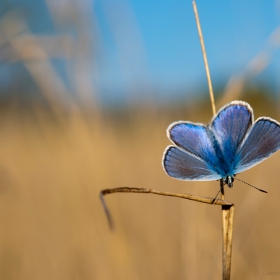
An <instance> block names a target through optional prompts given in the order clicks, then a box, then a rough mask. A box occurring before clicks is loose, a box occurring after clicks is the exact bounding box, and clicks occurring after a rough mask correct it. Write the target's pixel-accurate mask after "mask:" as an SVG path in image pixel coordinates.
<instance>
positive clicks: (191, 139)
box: [167, 122, 221, 173]
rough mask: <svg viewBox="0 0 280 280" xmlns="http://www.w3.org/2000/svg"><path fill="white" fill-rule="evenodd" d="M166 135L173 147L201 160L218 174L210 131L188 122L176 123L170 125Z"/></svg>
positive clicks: (217, 164) (217, 161)
mask: <svg viewBox="0 0 280 280" xmlns="http://www.w3.org/2000/svg"><path fill="white" fill-rule="evenodd" d="M167 134H168V136H169V138H170V140H171V141H172V142H173V143H174V144H175V145H177V146H178V147H181V148H182V149H183V150H186V151H188V152H189V153H190V154H194V155H195V156H196V157H199V158H201V159H202V160H203V161H205V162H206V163H207V164H209V166H211V168H212V169H214V170H216V172H217V173H220V170H219V166H220V165H221V164H220V161H219V156H218V155H217V154H216V150H215V148H214V146H213V141H212V138H213V137H211V131H209V129H208V128H207V127H206V126H204V125H201V124H194V123H190V122H177V123H173V124H171V125H170V127H169V128H168V130H167Z"/></svg>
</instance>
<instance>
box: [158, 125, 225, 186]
mask: <svg viewBox="0 0 280 280" xmlns="http://www.w3.org/2000/svg"><path fill="white" fill-rule="evenodd" d="M208 134H209V131H208V130H207V128H206V127H205V126H203V125H201V124H194V123H190V122H177V123H173V124H171V125H170V127H169V128H168V129H167V135H168V137H169V139H170V140H171V141H172V142H173V143H174V144H175V145H176V147H174V146H170V147H168V148H167V149H166V151H165V152H164V155H163V167H164V169H165V171H166V173H167V174H168V175H170V176H171V177H174V178H177V179H181V180H201V181H208V180H217V179H220V178H221V175H220V174H219V170H218V169H216V168H215V164H216V163H217V157H216V154H215V149H214V147H213V145H212V142H211V140H210V138H209V135H208Z"/></svg>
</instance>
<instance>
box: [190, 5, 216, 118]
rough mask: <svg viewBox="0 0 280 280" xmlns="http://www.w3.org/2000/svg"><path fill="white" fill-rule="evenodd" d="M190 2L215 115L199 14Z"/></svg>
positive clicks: (214, 110) (214, 109) (213, 109)
mask: <svg viewBox="0 0 280 280" xmlns="http://www.w3.org/2000/svg"><path fill="white" fill-rule="evenodd" d="M192 3H193V10H194V14H195V20H196V24H197V30H198V36H199V41H200V44H201V49H202V55H203V61H204V66H205V71H206V76H207V82H208V87H209V93H210V99H211V105H212V111H213V115H215V114H216V106H215V99H214V93H213V87H212V82H211V77H210V71H209V66H208V61H207V56H206V51H205V45H204V40H203V35H202V31H201V27H200V21H199V16H198V12H197V8H196V4H195V1H193V2H192Z"/></svg>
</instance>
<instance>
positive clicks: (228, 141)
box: [212, 101, 253, 163]
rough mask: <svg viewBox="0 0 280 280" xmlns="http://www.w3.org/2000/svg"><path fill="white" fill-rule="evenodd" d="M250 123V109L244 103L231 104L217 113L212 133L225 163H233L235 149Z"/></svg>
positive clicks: (251, 120) (251, 118) (251, 119)
mask: <svg viewBox="0 0 280 280" xmlns="http://www.w3.org/2000/svg"><path fill="white" fill-rule="evenodd" d="M252 122H253V116H252V109H251V107H250V106H249V105H248V104H247V103H244V102H240V101H238V102H234V103H231V104H229V105H227V106H225V107H224V108H222V109H221V110H220V111H219V112H218V114H217V116H216V117H215V118H214V120H213V121H212V131H213V133H214V136H215V138H216V140H217V142H218V144H219V147H220V149H221V152H222V155H223V158H224V161H225V162H227V163H232V162H233V160H234V157H235V154H236V151H237V148H238V146H239V144H240V143H241V142H242V140H243V139H244V138H245V136H246V133H247V131H248V129H249V128H250V127H251V125H252Z"/></svg>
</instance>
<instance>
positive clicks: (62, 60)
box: [0, 0, 280, 280]
mask: <svg viewBox="0 0 280 280" xmlns="http://www.w3.org/2000/svg"><path fill="white" fill-rule="evenodd" d="M197 5H198V11H199V15H200V21H201V25H202V30H203V33H204V40H205V44H206V50H207V55H208V60H209V65H210V72H211V76H212V81H213V87H214V93H215V96H216V106H217V108H218V109H219V108H220V107H221V106H223V105H224V104H226V103H227V102H229V101H232V100H235V99H241V100H244V101H247V102H249V103H250V104H251V106H252V107H253V108H254V114H255V118H257V117H260V116H263V115H266V116H270V117H272V118H275V119H278V120H280V78H279V77H280V53H279V47H280V28H279V22H280V2H279V1H261V0H256V1H254V3H252V1H241V0H236V1H226V2H221V1H217V0H214V1H211V2H209V3H208V2H207V1H199V0H198V1H197ZM211 118H212V112H211V106H210V101H209V94H208V88H207V82H206V78H205V70H204V65H203V60H202V54H201V49H200V44H199V39H198V35H197V29H196V24H195V18H194V14H193V10H192V3H191V1H189V0H188V1H182V0H176V1H166V0H164V1H161V2H158V1H145V0H144V1H139V0H130V1H129V0H118V1H116V0H100V1H99V0H96V1H93V0H80V1H75V0H60V1H54V0H45V1H43V0H37V1H35V0H12V1H11V0H2V1H1V3H0V180H1V181H0V182H1V184H0V225H1V227H0V279H5V280H12V279H28V280H30V279H43V280H44V279H59V280H61V279H67V280H70V279H73V280H74V279H75V280H76V279H102V280H103V279H116V280H118V279H135V280H137V279H161V280H162V279H220V277H221V275H222V259H221V252H222V242H221V238H222V230H221V209H220V207H218V206H210V205H204V204H200V203H195V202H191V201H186V200H180V199H175V198H168V197H159V196H153V195H145V194H114V195H110V196H108V197H107V196H106V201H107V203H108V207H109V208H110V210H111V212H112V215H113V218H114V221H115V225H116V230H115V232H113V233H112V232H111V231H110V230H109V227H108V224H107V221H106V217H105V214H104V211H103V209H102V206H101V203H100V200H99V192H100V190H101V189H106V188H114V187H120V186H131V187H144V188H152V189H156V190H162V191H172V192H185V193H189V194H197V195H203V196H210V197H214V196H215V195H216V193H217V191H218V189H219V184H218V182H201V183H200V182H183V181H177V180H174V179H172V178H169V177H168V176H167V175H166V174H165V173H164V171H163V169H162V165H161V160H162V154H163V151H164V149H165V148H166V146H167V145H169V144H170V142H169V141H168V139H167V137H166V128H167V127H168V125H169V124H170V123H171V122H174V121H178V120H188V121H194V122H203V123H208V122H210V120H211ZM279 161H280V154H279V153H278V154H276V155H274V156H273V157H272V158H270V159H269V160H267V161H265V162H264V163H262V164H260V165H258V166H256V167H254V168H253V169H251V170H249V171H247V172H245V173H242V174H240V175H238V177H239V178H240V179H243V180H245V181H246V182H248V183H250V184H253V185H255V186H257V187H260V188H262V189H265V190H267V191H268V194H263V193H261V192H258V191H256V190H254V189H253V188H250V187H249V186H247V185H245V184H242V183H241V182H237V181H236V182H235V184H234V188H233V189H228V188H226V190H225V191H226V199H227V200H229V201H232V202H234V203H235V205H236V208H235V218H234V232H233V256H232V261H233V262H232V279H266V278H267V275H268V273H276V274H277V273H278V275H279V274H280V267H279V261H280V253H279V252H280V243H279V242H278V239H279V235H280V223H279V211H280V205H279V201H278V200H279V195H280V188H279V175H278V174H279Z"/></svg>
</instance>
